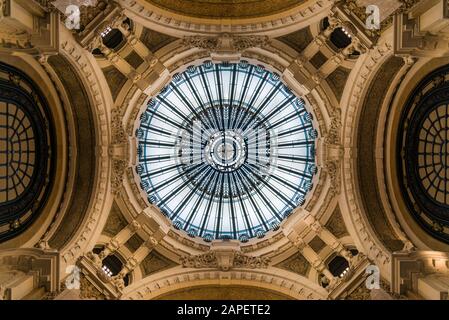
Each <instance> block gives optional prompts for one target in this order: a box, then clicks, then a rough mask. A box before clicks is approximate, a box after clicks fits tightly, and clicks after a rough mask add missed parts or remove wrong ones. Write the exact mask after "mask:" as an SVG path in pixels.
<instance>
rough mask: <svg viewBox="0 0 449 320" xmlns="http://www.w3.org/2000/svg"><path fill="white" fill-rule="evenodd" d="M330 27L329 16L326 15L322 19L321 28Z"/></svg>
mask: <svg viewBox="0 0 449 320" xmlns="http://www.w3.org/2000/svg"><path fill="white" fill-rule="evenodd" d="M328 27H329V18H328V17H326V18H324V19H323V20H321V30H326V29H327V28H328Z"/></svg>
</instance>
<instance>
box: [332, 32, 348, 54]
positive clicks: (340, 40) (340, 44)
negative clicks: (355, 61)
mask: <svg viewBox="0 0 449 320" xmlns="http://www.w3.org/2000/svg"><path fill="white" fill-rule="evenodd" d="M330 40H331V42H332V43H333V44H334V45H335V46H336V47H337V48H338V49H344V48H346V47H347V46H349V45H350V44H351V41H352V40H351V37H350V36H349V35H347V34H346V33H345V32H344V30H343V28H337V29H335V30H334V31H333V32H332V33H331V36H330Z"/></svg>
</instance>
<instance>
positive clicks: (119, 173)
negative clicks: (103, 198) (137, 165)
mask: <svg viewBox="0 0 449 320" xmlns="http://www.w3.org/2000/svg"><path fill="white" fill-rule="evenodd" d="M127 166H128V161H126V160H124V159H112V175H111V186H112V193H113V194H117V193H118V192H119V191H120V187H121V185H122V183H123V176H124V174H125V169H126V168H127Z"/></svg>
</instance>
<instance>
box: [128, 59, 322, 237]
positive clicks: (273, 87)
mask: <svg viewBox="0 0 449 320" xmlns="http://www.w3.org/2000/svg"><path fill="white" fill-rule="evenodd" d="M136 134H137V137H138V140H139V144H138V157H139V165H138V166H137V168H136V169H137V172H138V174H139V175H140V178H141V187H142V188H143V189H144V190H145V191H146V193H147V194H148V200H149V201H150V203H153V204H155V205H156V206H158V207H159V208H160V209H161V211H162V212H163V213H164V214H165V215H166V216H167V217H169V218H170V219H171V220H172V221H173V225H174V227H175V228H177V229H183V230H185V231H186V232H187V233H188V235H190V236H192V237H195V236H199V237H202V238H203V239H204V240H205V241H211V240H213V239H239V240H240V241H242V242H245V241H247V240H248V239H250V238H254V237H259V238H262V237H263V236H264V235H265V234H266V232H268V231H269V230H277V229H278V228H279V225H280V223H281V222H282V220H283V219H284V218H285V217H287V216H288V215H289V214H290V213H291V212H292V211H293V209H295V208H296V207H297V206H298V205H302V204H303V202H304V201H305V197H306V194H307V192H308V191H309V190H310V189H311V188H312V178H313V176H314V174H315V171H316V166H315V156H314V154H315V151H314V148H315V138H316V136H317V131H316V130H315V129H314V128H313V125H312V116H311V114H309V113H308V112H307V111H306V108H305V101H304V100H303V99H301V98H298V97H296V96H295V95H294V94H293V93H292V92H291V90H290V89H289V88H288V87H287V86H285V85H284V84H283V82H282V81H281V80H280V78H279V75H277V74H275V73H272V72H269V71H267V70H265V68H264V67H262V66H258V65H252V64H249V63H248V62H246V61H241V62H240V63H238V64H232V63H221V64H214V63H212V62H210V61H206V62H205V63H204V64H202V65H200V66H190V67H188V68H187V70H186V71H185V72H182V73H179V74H175V75H174V76H173V81H172V82H171V83H170V84H169V85H168V86H166V87H165V88H164V89H163V90H162V91H161V92H160V94H159V95H158V96H157V97H155V98H154V99H152V100H150V101H149V103H148V106H147V109H146V111H145V112H144V113H143V114H142V115H141V123H140V127H139V129H138V130H137V132H136Z"/></svg>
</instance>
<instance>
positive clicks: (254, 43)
mask: <svg viewBox="0 0 449 320" xmlns="http://www.w3.org/2000/svg"><path fill="white" fill-rule="evenodd" d="M182 44H183V45H184V46H186V47H189V48H200V49H204V50H208V51H234V52H242V51H244V50H246V49H249V48H253V47H263V46H266V45H268V44H269V38H268V37H267V36H233V35H229V34H224V35H221V36H218V37H206V36H190V37H184V39H183V40H182Z"/></svg>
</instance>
